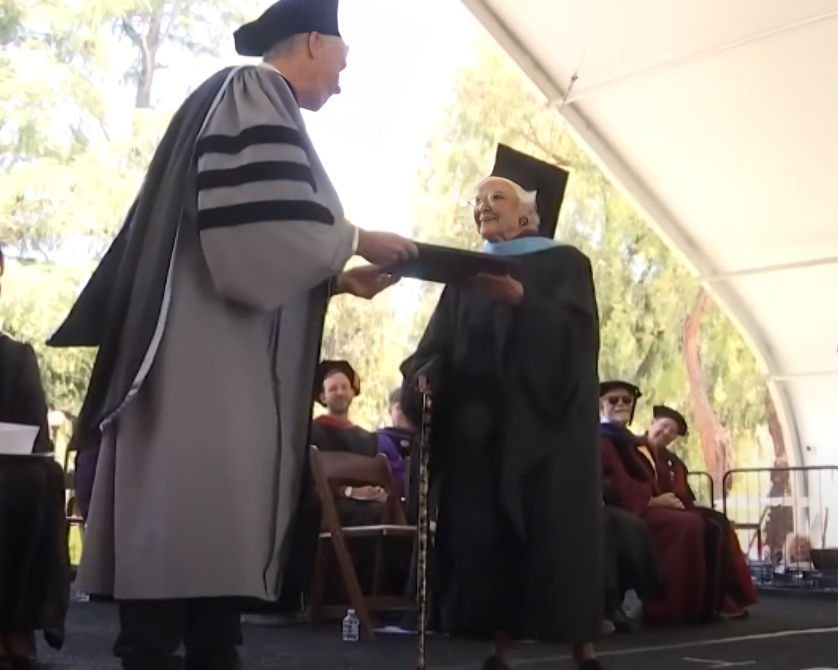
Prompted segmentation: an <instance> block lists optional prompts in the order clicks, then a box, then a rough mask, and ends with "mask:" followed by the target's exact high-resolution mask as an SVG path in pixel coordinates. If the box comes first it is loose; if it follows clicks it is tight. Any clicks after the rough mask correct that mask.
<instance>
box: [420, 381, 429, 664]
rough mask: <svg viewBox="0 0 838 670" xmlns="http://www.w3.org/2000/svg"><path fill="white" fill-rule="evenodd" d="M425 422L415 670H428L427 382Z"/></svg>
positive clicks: (422, 388) (426, 388)
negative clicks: (417, 635)
mask: <svg viewBox="0 0 838 670" xmlns="http://www.w3.org/2000/svg"><path fill="white" fill-rule="evenodd" d="M420 392H421V394H422V420H421V423H420V425H419V527H418V536H419V537H418V539H419V551H418V560H417V562H416V586H417V594H416V595H417V600H418V602H417V611H418V616H417V618H418V622H417V623H418V631H417V632H418V634H419V637H418V640H417V643H416V644H417V646H416V669H417V670H425V639H426V635H427V625H428V542H429V541H430V530H431V523H430V514H429V509H428V508H429V503H428V488H429V487H428V451H429V448H430V438H431V389H430V387H429V386H428V384H427V381H426V382H424V383H423V384H421V386H420Z"/></svg>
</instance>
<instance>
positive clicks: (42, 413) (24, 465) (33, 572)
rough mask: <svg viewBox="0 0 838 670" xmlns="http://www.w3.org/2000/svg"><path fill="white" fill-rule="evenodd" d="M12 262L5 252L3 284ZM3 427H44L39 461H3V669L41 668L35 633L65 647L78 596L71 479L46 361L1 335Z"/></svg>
mask: <svg viewBox="0 0 838 670" xmlns="http://www.w3.org/2000/svg"><path fill="white" fill-rule="evenodd" d="M4 271H5V262H4V258H3V254H2V251H0V281H2V276H3V273H4ZM0 422H3V423H15V424H23V425H28V426H38V427H39V428H40V430H39V432H38V435H37V437H36V438H35V445H34V449H33V451H34V453H35V454H38V455H33V456H23V455H6V456H0V667H2V666H3V665H7V664H11V665H12V666H13V667H15V668H25V667H31V666H34V665H36V663H37V661H36V649H35V631H36V630H41V631H43V632H44V637H45V639H46V641H47V643H48V644H49V645H50V646H52V647H55V648H60V646H61V644H62V642H63V638H64V616H65V614H66V612H67V606H68V601H69V591H70V569H69V564H70V559H69V555H68V549H67V531H66V523H65V517H64V473H63V471H62V469H61V466H60V465H58V463H56V462H55V460H54V459H53V458H51V457H50V456H48V455H47V456H43V454H49V453H50V452H52V450H53V447H52V441H51V440H50V434H49V426H48V425H47V402H46V397H45V395H44V388H43V386H42V384H41V373H40V370H39V368H38V359H37V358H36V357H35V352H34V350H33V349H32V347H31V346H30V345H29V344H25V343H23V342H17V341H16V340H14V339H12V338H11V337H9V336H8V335H7V334H6V333H2V332H0Z"/></svg>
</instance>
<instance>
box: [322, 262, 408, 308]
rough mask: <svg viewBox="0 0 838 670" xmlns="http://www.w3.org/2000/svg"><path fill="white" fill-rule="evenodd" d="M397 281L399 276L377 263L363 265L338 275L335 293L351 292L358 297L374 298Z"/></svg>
mask: <svg viewBox="0 0 838 670" xmlns="http://www.w3.org/2000/svg"><path fill="white" fill-rule="evenodd" d="M397 281H399V278H398V277H395V276H393V275H391V274H387V273H386V272H383V271H382V270H381V268H380V267H378V266H376V265H361V266H359V267H357V268H352V269H350V270H345V271H344V272H341V273H340V274H339V275H338V276H337V278H336V280H335V290H334V291H333V295H338V294H340V293H349V294H350V295H354V296H356V297H358V298H365V299H366V300H372V299H373V298H374V297H375V296H377V295H378V294H379V293H381V292H382V291H383V290H384V289H386V288H389V287H391V286H392V285H393V284H395V283H396V282H397Z"/></svg>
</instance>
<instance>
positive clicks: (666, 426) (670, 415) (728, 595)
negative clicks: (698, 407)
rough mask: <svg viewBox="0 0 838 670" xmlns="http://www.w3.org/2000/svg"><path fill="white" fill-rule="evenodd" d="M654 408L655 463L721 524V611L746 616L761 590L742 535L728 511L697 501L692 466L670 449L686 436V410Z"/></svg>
mask: <svg viewBox="0 0 838 670" xmlns="http://www.w3.org/2000/svg"><path fill="white" fill-rule="evenodd" d="M652 411H653V414H654V421H653V422H652V425H651V427H650V428H649V430H648V431H647V433H646V438H647V439H646V442H647V444H648V445H649V447H650V448H651V455H652V456H653V457H654V461H655V462H654V467H655V468H656V469H657V471H658V472H659V473H661V474H662V475H663V476H664V477H668V478H669V490H671V491H672V492H673V493H674V494H675V495H676V496H678V499H679V500H680V501H681V503H682V504H683V505H684V508H685V509H687V510H689V511H692V512H694V513H696V514H698V515H700V516H701V517H702V518H703V519H704V520H705V522H706V523H708V524H712V525H714V526H716V527H718V528H719V529H720V531H721V533H720V535H721V537H720V543H721V547H720V556H719V589H720V595H721V598H722V601H721V605H720V609H719V613H720V614H722V615H724V616H727V617H742V616H745V615H747V610H746V609H745V608H747V607H749V606H751V605H753V604H754V603H756V601H757V594H756V589H755V588H754V584H753V581H752V580H751V571H750V570H749V568H748V564H747V562H746V561H745V554H744V553H743V552H742V547H741V546H740V544H739V538H738V537H736V533H735V532H734V530H733V526H732V525H731V523H730V520H729V519H728V518H727V517H726V516H725V515H724V514H722V513H721V512H718V511H716V510H714V509H709V508H706V507H701V506H700V505H696V502H695V500H696V498H695V494H694V493H693V491H692V489H691V488H690V485H689V482H688V481H687V479H688V475H689V470H688V468H687V466H686V464H685V463H684V462H683V461H682V460H681V459H680V458H678V456H676V455H675V454H674V453H672V452H671V451H669V449H668V447H669V445H671V444H672V442H674V441H675V440H676V439H677V438H678V437H686V435H687V429H688V427H687V420H686V419H685V418H684V415H683V414H681V413H680V412H678V411H677V410H674V409H672V408H671V407H666V406H665V405H656V406H655V407H654V408H653V410H652Z"/></svg>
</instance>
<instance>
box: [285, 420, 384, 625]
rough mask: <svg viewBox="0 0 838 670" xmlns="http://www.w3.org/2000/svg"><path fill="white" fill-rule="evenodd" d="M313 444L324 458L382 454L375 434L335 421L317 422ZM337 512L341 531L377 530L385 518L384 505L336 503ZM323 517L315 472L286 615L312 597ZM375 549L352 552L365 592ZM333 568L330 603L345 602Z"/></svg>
mask: <svg viewBox="0 0 838 670" xmlns="http://www.w3.org/2000/svg"><path fill="white" fill-rule="evenodd" d="M309 438H310V442H311V444H313V445H315V446H316V447H317V448H318V449H320V451H324V452H328V451H340V452H345V453H350V454H357V455H359V456H370V457H372V456H375V455H376V454H378V439H377V438H376V436H375V434H374V433H370V432H369V431H367V430H364V429H363V428H361V427H360V426H355V425H351V424H347V425H342V424H340V423H339V422H337V421H332V420H331V419H330V418H329V417H320V418H319V419H315V420H314V421H312V424H311V433H310V436H309ZM335 506H336V507H337V511H338V516H339V517H340V522H341V525H342V526H344V527H349V526H371V525H375V524H378V523H381V518H382V514H383V512H384V505H382V504H381V503H379V502H376V501H372V500H355V499H353V498H336V500H335ZM321 513H322V512H321V506H320V499H319V497H318V495H317V490H316V487H315V483H314V478H313V477H312V475H311V471H310V470H308V469H306V472H305V475H304V484H303V487H302V489H301V492H300V502H299V505H298V507H297V513H296V515H295V519H294V528H293V532H292V539H291V551H290V552H289V555H288V563H287V565H286V569H285V576H284V577H283V584H282V589H281V593H280V610H282V611H286V612H288V611H291V612H295V611H298V610H299V606H300V602H301V599H305V598H306V597H307V595H308V590H309V586H310V583H311V577H312V572H311V571H312V567H313V565H314V558H315V554H316V552H317V538H318V535H319V533H320V519H321ZM371 549H373V550H374V547H370V546H369V543H366V544H362V543H355V544H354V545H350V547H349V550H350V553H351V554H352V557H353V561H354V563H355V569H356V571H357V572H358V573H359V574H358V578H359V580H360V581H361V583H362V585H363V586H367V585H368V582H369V581H370V577H371V571H372V567H373V561H374V554H373V553H372V552H371ZM332 568H333V569H332V570H331V571H330V572H329V574H328V580H327V586H326V595H325V598H326V601H327V602H344V601H345V597H344V594H343V589H342V588H341V585H340V578H339V576H338V574H337V569H336V567H335V565H334V564H333V565H332Z"/></svg>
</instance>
